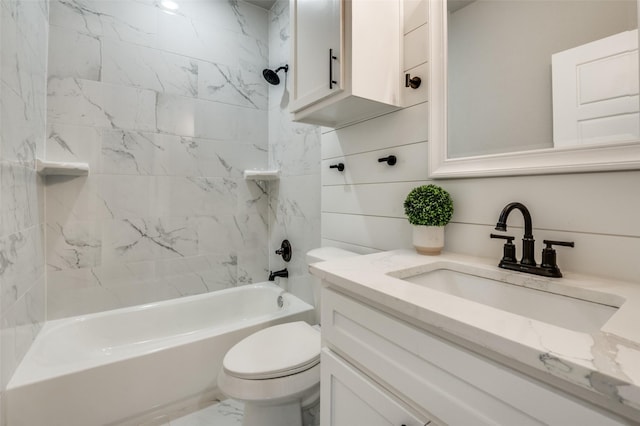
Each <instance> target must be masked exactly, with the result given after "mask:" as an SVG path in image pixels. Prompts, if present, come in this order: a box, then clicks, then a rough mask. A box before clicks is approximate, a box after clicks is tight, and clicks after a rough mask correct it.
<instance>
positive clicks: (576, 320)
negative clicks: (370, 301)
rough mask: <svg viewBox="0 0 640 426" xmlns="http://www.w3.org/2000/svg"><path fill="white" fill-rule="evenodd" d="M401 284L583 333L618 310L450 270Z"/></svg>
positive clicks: (416, 276) (441, 270)
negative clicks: (460, 298) (410, 284)
mask: <svg viewBox="0 0 640 426" xmlns="http://www.w3.org/2000/svg"><path fill="white" fill-rule="evenodd" d="M404 280H405V281H409V282H412V283H415V284H418V285H421V286H425V287H428V288H431V289H433V290H437V291H440V292H443V293H447V294H450V295H453V296H458V297H462V298H464V299H467V300H471V301H473V302H477V303H481V304H483V305H487V306H491V307H494V308H496V309H500V310H503V311H507V312H511V313H513V314H517V315H521V316H524V317H527V318H531V319H534V320H537V321H542V322H545V323H547V324H553V325H556V326H559V327H563V328H567V329H570V330H574V331H578V332H584V333H591V332H594V331H598V330H600V329H601V328H602V326H603V325H604V324H605V323H606V322H607V321H608V320H609V318H611V316H612V315H613V314H614V313H615V312H616V311H617V310H618V308H617V307H615V306H609V305H605V304H601V303H597V302H593V301H588V300H583V299H577V298H573V297H569V296H565V295H561V294H555V293H551V292H547V291H542V290H537V289H533V288H527V287H523V286H520V285H515V284H509V283H504V282H502V281H497V280H494V279H490V278H485V277H479V276H475V275H471V274H466V273H462V272H458V271H454V270H451V269H436V270H434V271H430V272H426V273H423V274H420V275H415V276H413V277H409V278H404Z"/></svg>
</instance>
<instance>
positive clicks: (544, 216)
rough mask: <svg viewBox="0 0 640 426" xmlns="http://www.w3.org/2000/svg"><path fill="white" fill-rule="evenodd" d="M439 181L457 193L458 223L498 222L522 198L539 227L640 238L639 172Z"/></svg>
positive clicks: (518, 220)
mask: <svg viewBox="0 0 640 426" xmlns="http://www.w3.org/2000/svg"><path fill="white" fill-rule="evenodd" d="M436 183H437V184H439V185H441V186H442V187H444V188H445V189H447V190H448V191H449V192H450V193H451V196H452V197H453V201H454V209H455V212H454V215H453V220H454V221H455V222H465V223H482V224H488V225H489V224H495V222H496V221H497V219H498V216H499V214H500V211H501V210H502V208H503V207H504V206H505V205H506V204H507V203H509V202H511V201H520V202H522V203H523V204H524V205H525V206H527V208H528V209H529V211H530V212H531V216H532V219H533V227H534V230H535V229H550V230H563V231H575V232H588V233H602V234H613V235H627V236H634V237H640V220H638V218H640V195H638V194H639V193H638V190H639V189H640V172H638V171H630V172H620V173H608V174H601V173H591V174H572V175H562V176H557V175H551V176H535V177H533V176H521V177H507V178H492V179H463V180H448V181H437V182H436ZM621 194H627V196H623V197H622V198H621ZM509 224H513V225H519V226H521V225H522V215H521V214H520V213H519V212H512V213H511V215H510V216H509ZM534 235H535V234H534Z"/></svg>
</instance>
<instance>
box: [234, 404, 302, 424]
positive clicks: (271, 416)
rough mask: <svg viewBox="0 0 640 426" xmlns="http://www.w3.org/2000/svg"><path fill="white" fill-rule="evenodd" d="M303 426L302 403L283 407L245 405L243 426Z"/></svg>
mask: <svg viewBox="0 0 640 426" xmlns="http://www.w3.org/2000/svg"><path fill="white" fill-rule="evenodd" d="M271 425H273V426H302V407H301V406H300V401H299V400H298V401H293V402H291V403H289V404H282V405H258V404H252V403H245V406H244V418H243V419H242V426H271Z"/></svg>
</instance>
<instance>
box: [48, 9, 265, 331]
mask: <svg viewBox="0 0 640 426" xmlns="http://www.w3.org/2000/svg"><path fill="white" fill-rule="evenodd" d="M177 3H178V4H179V6H180V7H179V9H178V10H176V11H174V12H168V11H166V10H163V9H162V7H161V6H160V2H159V1H156V0H136V1H110V0H51V3H50V25H51V29H50V33H51V34H50V45H49V63H48V110H47V138H46V156H47V159H49V160H60V161H85V162H88V163H89V165H90V174H89V176H88V177H76V178H68V177H49V178H47V183H46V200H47V201H46V202H47V213H46V214H47V217H46V219H47V220H46V236H47V238H46V241H47V243H46V255H47V261H46V270H47V291H48V294H47V308H48V318H49V319H54V318H60V317H65V316H71V315H77V314H82V313H88V312H96V311H101V310H105V309H112V308H118V307H123V306H128V305H133V304H139V303H145V302H151V301H157V300H162V299H167V298H174V297H179V296H184V295H191V294H197V293H202V292H208V291H215V290H218V289H223V288H227V287H230V286H236V285H241V284H246V283H251V282H256V281H264V280H265V279H266V278H267V273H268V255H267V249H268V244H267V243H268V226H269V215H268V202H269V197H268V187H267V186H266V184H264V183H261V182H249V181H245V180H243V178H242V172H243V170H244V169H251V168H265V167H266V166H267V164H268V150H269V144H268V137H269V135H268V94H269V93H268V89H267V83H266V82H265V81H264V80H263V78H262V69H263V68H265V67H266V66H267V63H268V26H269V21H268V12H267V11H266V10H264V9H261V8H258V7H255V6H253V5H250V4H247V3H244V2H241V1H236V0H228V1H227V0H183V1H178V2H177ZM70 46H73V49H70Z"/></svg>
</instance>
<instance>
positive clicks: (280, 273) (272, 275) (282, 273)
mask: <svg viewBox="0 0 640 426" xmlns="http://www.w3.org/2000/svg"><path fill="white" fill-rule="evenodd" d="M276 277H280V278H289V271H287V268H284V269H281V270H279V271H275V272H273V271H270V272H269V281H275V279H276Z"/></svg>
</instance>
